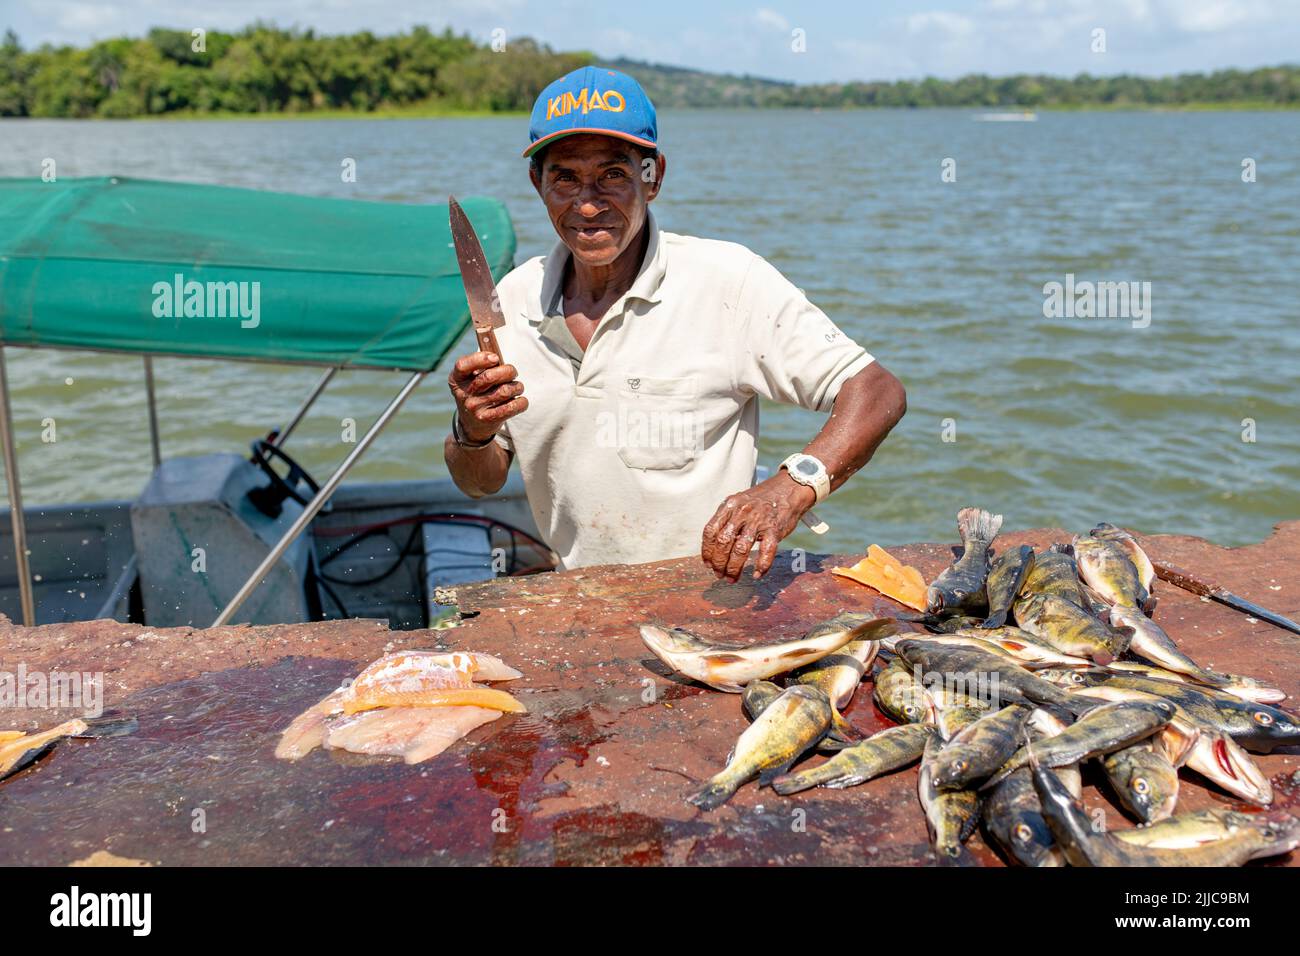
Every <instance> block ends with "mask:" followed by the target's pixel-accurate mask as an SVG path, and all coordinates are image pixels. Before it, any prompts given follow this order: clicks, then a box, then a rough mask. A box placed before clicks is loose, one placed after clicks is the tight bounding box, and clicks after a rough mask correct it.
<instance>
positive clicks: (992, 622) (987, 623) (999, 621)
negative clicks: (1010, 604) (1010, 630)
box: [977, 608, 1010, 627]
mask: <svg viewBox="0 0 1300 956" xmlns="http://www.w3.org/2000/svg"><path fill="white" fill-rule="evenodd" d="M1008 611H1010V608H1003V609H1002V610H1001V611H998V612H997V613H995V614H990V615H989V616H988V617H986V618H985V619H984V621H983V623H981V624H979V625H977V626H978V627H1004V626H1005V625H1006V623H1007V613H1008Z"/></svg>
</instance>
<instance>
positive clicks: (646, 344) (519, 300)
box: [444, 67, 906, 581]
mask: <svg viewBox="0 0 1300 956" xmlns="http://www.w3.org/2000/svg"><path fill="white" fill-rule="evenodd" d="M529 139H530V144H531V145H529V147H528V148H527V149H526V150H525V151H524V156H527V157H530V158H531V165H530V168H529V176H530V177H531V179H532V183H533V187H534V188H535V189H536V190H537V194H538V196H540V197H541V199H542V202H543V203H544V204H545V206H546V211H547V214H548V215H549V216H550V217H551V223H552V225H553V226H554V227H555V231H556V233H557V234H558V236H559V242H557V243H556V245H555V247H554V248H553V249H552V250H551V253H550V255H549V256H546V257H544V258H542V257H538V258H535V259H531V260H529V261H528V262H525V263H524V264H523V265H521V266H519V267H518V268H516V269H515V270H514V271H513V272H511V273H510V274H509V275H508V276H506V277H505V278H504V279H503V280H502V281H501V283H500V285H499V288H498V293H499V298H500V304H501V309H502V311H503V315H504V318H505V323H506V324H505V327H504V328H501V329H498V330H497V341H498V344H499V346H500V349H501V351H502V353H503V354H504V358H505V360H506V364H502V363H501V360H500V357H499V356H496V355H491V354H487V353H484V352H475V353H473V354H471V355H466V356H463V357H462V358H460V359H459V360H458V361H457V362H456V365H455V368H454V369H453V370H452V372H451V376H450V379H449V384H450V386H451V391H452V395H453V396H454V397H455V399H456V415H455V417H454V419H453V423H452V426H453V427H452V434H451V435H449V436H448V437H447V440H446V442H445V445H444V450H445V455H446V460H447V467H448V469H449V470H450V472H451V475H452V478H453V479H454V480H455V482H456V484H457V486H458V487H459V488H461V490H463V491H464V492H466V493H467V494H469V495H471V496H474V497H478V496H481V495H487V494H492V493H493V492H495V491H497V490H499V489H500V488H501V486H502V484H504V483H505V480H506V474H507V472H508V471H509V468H510V462H511V460H512V459H514V458H518V459H519V466H520V470H521V471H522V472H523V478H524V488H525V490H526V492H527V495H528V502H529V506H530V508H531V509H532V512H533V516H534V518H535V519H536V521H537V526H538V528H539V529H540V530H541V532H542V535H543V537H545V539H546V541H547V543H548V544H549V545H550V546H551V547H552V548H553V549H554V550H555V551H556V553H557V554H559V556H560V559H561V562H562V564H563V566H564V567H565V568H575V567H581V566H584V565H592V564H612V563H639V562H645V561H657V560H660V559H664V558H673V557H681V556H683V555H687V554H690V553H693V552H695V551H696V550H697V548H698V550H699V553H700V555H701V556H702V558H703V559H704V561H705V563H706V564H708V565H709V566H710V567H711V568H713V570H714V571H715V572H716V573H717V575H718V576H719V577H721V578H724V579H726V580H729V581H736V580H738V579H739V577H740V574H741V572H742V570H743V569H744V566H745V562H746V560H747V559H748V556H749V554H750V552H751V549H752V548H753V547H754V545H755V544H757V545H758V556H757V558H756V561H755V566H754V567H755V576H756V577H761V576H762V575H763V574H764V573H766V572H767V571H768V569H769V568H771V566H772V562H773V560H774V558H775V557H776V552H777V546H778V545H779V544H780V542H781V540H782V539H784V538H785V537H786V536H787V535H789V534H790V533H791V532H792V531H793V530H794V528H795V526H796V525H797V524H798V523H799V521H800V519H801V518H803V517H804V515H805V514H806V513H807V512H808V511H809V510H810V509H811V508H812V507H813V505H814V504H816V503H817V502H819V501H821V500H822V499H823V498H825V496H826V495H827V494H828V493H829V492H830V491H832V490H833V489H835V488H837V487H839V486H840V485H841V484H843V483H844V482H845V481H846V480H847V479H848V478H849V477H850V476H851V475H852V474H853V473H854V472H856V471H857V470H858V469H859V468H861V467H862V466H863V465H864V464H866V462H867V461H868V460H869V459H870V458H871V455H872V453H873V452H875V450H876V447H877V446H878V445H879V444H880V443H881V442H882V441H883V440H884V438H885V436H886V435H887V434H889V431H890V429H891V428H893V427H894V425H895V424H897V423H898V420H899V419H900V418H902V416H903V412H904V410H905V408H906V398H905V395H904V392H903V386H902V385H901V384H900V383H899V381H898V379H896V378H895V377H894V376H893V375H891V374H890V373H889V372H888V371H886V370H885V369H884V368H883V367H882V366H881V365H880V363H878V362H875V361H874V360H873V359H872V357H871V356H870V355H869V354H867V352H866V351H865V350H864V349H862V348H861V347H860V346H858V345H856V344H855V343H853V342H852V341H850V340H849V339H848V338H847V337H846V336H845V335H844V334H843V333H842V332H840V330H839V329H838V328H836V326H835V325H834V324H833V323H832V322H831V321H830V319H828V318H827V317H826V316H825V314H824V313H822V311H821V310H820V309H818V308H817V307H816V306H814V305H813V304H812V303H810V302H809V301H808V300H807V298H806V297H805V296H804V295H803V293H802V292H800V291H799V290H798V289H796V288H795V287H794V286H793V285H792V284H791V283H790V282H788V281H787V280H786V279H785V278H784V277H782V276H781V274H780V273H779V272H777V270H776V269H774V268H773V267H772V266H771V265H769V264H768V263H767V262H766V261H764V260H763V259H762V258H761V257H759V256H757V255H755V254H754V253H753V252H751V251H749V250H748V249H746V248H745V247H744V246H741V245H737V244H735V243H730V242H719V241H714V240H709V239H697V238H693V237H689V236H679V235H674V234H672V233H668V232H663V231H661V230H660V229H659V226H658V224H657V223H656V221H655V217H654V216H653V215H652V214H651V212H650V209H649V205H650V203H651V202H653V201H654V199H655V198H656V197H657V196H658V195H659V191H660V189H662V187H663V183H664V175H665V171H666V168H667V164H666V161H665V158H664V156H663V154H662V153H660V152H659V150H658V129H657V124H656V119H655V110H654V106H653V105H652V104H651V102H650V100H649V98H648V97H647V96H646V94H645V92H644V91H643V90H642V89H641V87H640V85H639V84H638V83H637V82H636V81H635V80H633V79H632V78H631V77H628V76H625V75H623V74H621V73H617V72H615V71H613V70H606V69H600V68H597V67H584V68H582V69H579V70H575V71H574V72H573V73H570V74H569V75H568V76H565V77H562V78H561V79H559V80H557V81H555V82H554V83H552V84H551V85H550V86H548V87H547V88H546V89H545V90H543V91H542V94H541V95H540V96H539V97H538V98H537V103H536V105H535V106H534V107H533V113H532V121H531V124H530V128H529ZM525 383H526V384H527V389H528V393H527V395H525V394H524V386H525ZM760 396H763V397H767V398H769V399H775V400H777V401H784V402H789V403H792V404H796V405H800V406H802V407H804V408H809V409H817V410H820V411H824V412H830V417H829V419H828V420H827V422H826V424H825V425H824V426H823V427H822V429H821V431H820V432H818V434H817V436H816V437H815V438H814V439H813V440H812V441H811V442H810V443H809V444H808V445H807V447H805V448H804V450H803V453H802V454H801V455H792V456H791V457H790V458H789V459H786V461H785V462H783V463H782V466H781V467H780V468H779V469H778V470H777V471H776V473H775V474H773V475H772V476H771V477H770V478H768V479H766V480H765V481H763V482H761V483H759V484H757V485H754V486H753V487H751V484H752V482H753V478H754V468H755V464H756V461H757V450H756V443H757V438H758V404H759V397H760Z"/></svg>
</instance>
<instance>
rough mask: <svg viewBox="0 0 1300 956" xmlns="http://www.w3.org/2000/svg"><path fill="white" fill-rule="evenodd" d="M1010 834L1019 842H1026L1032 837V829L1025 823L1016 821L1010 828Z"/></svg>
mask: <svg viewBox="0 0 1300 956" xmlns="http://www.w3.org/2000/svg"><path fill="white" fill-rule="evenodd" d="M1011 835H1012V836H1013V837H1015V838H1016V839H1017V840H1019V841H1020V842H1021V843H1028V842H1029V841H1030V840H1031V839H1033V836H1034V831H1033V830H1031V829H1029V824H1027V823H1017V824H1016V825H1015V826H1014V827H1013V828H1012V830H1011Z"/></svg>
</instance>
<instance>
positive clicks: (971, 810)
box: [916, 736, 979, 864]
mask: <svg viewBox="0 0 1300 956" xmlns="http://www.w3.org/2000/svg"><path fill="white" fill-rule="evenodd" d="M940 747H941V744H940V742H939V739H938V737H937V736H931V737H930V738H929V739H928V740H927V741H926V743H925V750H924V752H923V754H922V756H921V772H920V774H919V775H918V776H917V784H916V792H917V796H918V797H919V798H920V800H921V809H922V810H924V811H925V826H926V830H927V831H928V832H929V835H930V846H931V847H932V848H933V849H934V852H935V853H936V854H938V856H939V860H940V862H941V863H949V864H951V863H958V862H962V861H963V860H964V859H965V858H966V855H967V854H966V848H965V845H964V844H965V842H966V840H967V839H968V838H969V837H970V835H971V834H972V833H973V832H974V831H975V827H976V825H977V824H978V822H979V797H978V796H976V794H975V791H973V790H940V789H939V788H938V787H937V786H935V782H934V758H935V757H937V756H938V754H939V750H940Z"/></svg>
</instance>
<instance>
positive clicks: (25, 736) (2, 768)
mask: <svg viewBox="0 0 1300 956" xmlns="http://www.w3.org/2000/svg"><path fill="white" fill-rule="evenodd" d="M138 726H139V724H138V722H137V721H136V719H135V718H134V717H96V718H81V717H74V718H73V719H72V720H65V721H64V722H63V723H61V724H59V725H57V726H55V727H51V728H50V729H49V730H44V731H40V732H37V733H33V734H29V733H26V732H24V731H6V732H5V739H4V740H0V780H5V779H7V778H9V777H12V776H13V775H14V774H16V773H18V772H19V771H21V770H24V769H26V768H27V767H29V766H31V765H32V764H34V763H35V762H36V761H37V760H39V759H40V758H41V757H43V756H45V755H46V754H47V753H49V752H50V751H51V750H52V749H53V748H54V746H55V745H56V744H57V743H59V741H61V740H67V739H68V738H69V737H122V736H125V735H127V734H133V733H135V731H136V729H137V728H138Z"/></svg>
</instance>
